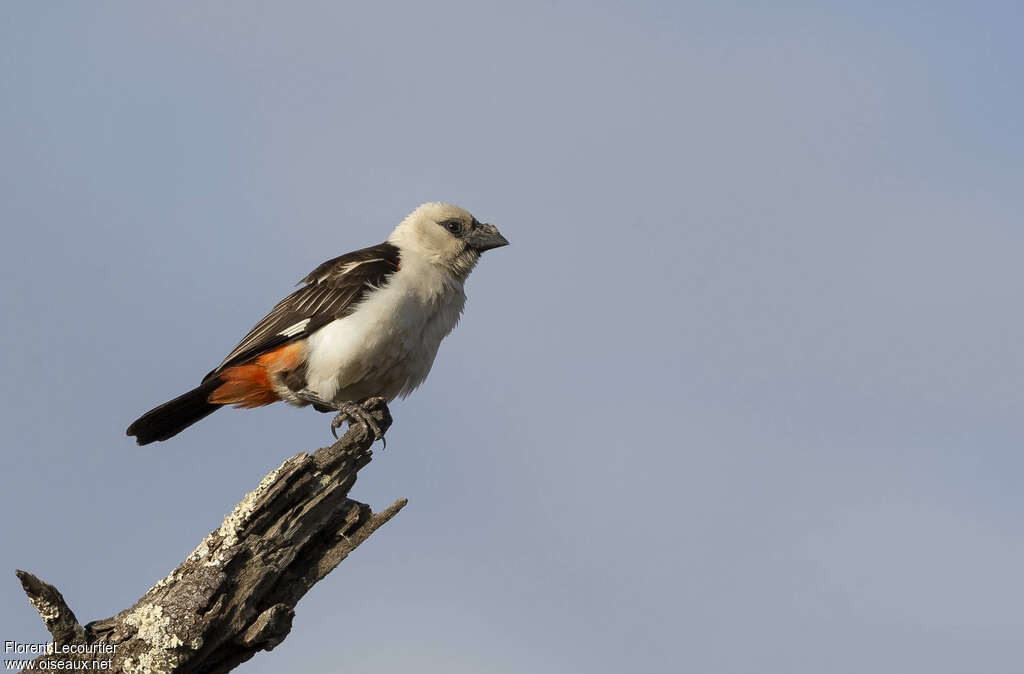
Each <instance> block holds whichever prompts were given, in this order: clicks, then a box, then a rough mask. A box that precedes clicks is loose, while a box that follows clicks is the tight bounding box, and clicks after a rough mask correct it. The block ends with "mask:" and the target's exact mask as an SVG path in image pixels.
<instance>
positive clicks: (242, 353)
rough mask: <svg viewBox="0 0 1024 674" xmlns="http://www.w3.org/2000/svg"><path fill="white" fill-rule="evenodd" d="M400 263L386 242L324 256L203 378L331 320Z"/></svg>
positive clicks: (394, 249) (348, 310)
mask: <svg viewBox="0 0 1024 674" xmlns="http://www.w3.org/2000/svg"><path fill="white" fill-rule="evenodd" d="M398 267H399V252H398V248H397V247H395V246H393V245H391V244H390V243H382V244H379V245H376V246H371V247H369V248H363V249H361V250H357V251H355V252H352V253H348V254H346V255H342V256H340V257H336V258H334V259H333V260H328V261H327V262H324V263H323V264H322V265H320V266H319V267H317V268H316V269H314V270H313V271H312V272H310V274H309V275H308V276H306V278H304V279H302V281H300V283H306V284H307V285H305V286H303V287H302V288H299V289H298V290H296V291H295V292H293V293H292V294H291V295H289V296H288V297H286V298H284V299H283V300H281V301H280V302H278V303H277V306H275V307H274V308H273V309H272V310H271V312H270V313H269V314H267V315H266V316H264V317H263V319H262V320H261V321H260V322H259V323H257V324H256V325H255V326H253V328H252V330H250V331H249V334H247V335H246V336H245V337H243V338H242V341H241V342H239V343H238V346H236V347H235V348H234V349H232V351H231V353H229V354H228V355H227V357H226V358H224V360H223V361H222V362H221V364H220V365H218V366H217V367H216V368H215V369H214V370H213V371H212V372H210V373H209V374H208V375H206V378H205V379H204V381H206V379H209V378H210V377H212V376H214V375H216V374H217V373H218V372H221V371H222V370H223V369H224V368H227V367H231V366H233V365H239V364H241V363H245V362H246V361H249V360H252V359H253V358H255V357H256V356H259V355H260V354H263V353H266V352H267V351H270V350H272V349H276V348H278V347H280V346H281V345H283V344H287V343H288V342H293V341H295V340H298V339H303V338H304V337H307V336H309V335H310V334H311V333H313V332H315V331H316V330H318V329H320V328H321V327H323V326H324V325H326V324H328V323H330V322H331V321H333V320H335V319H338V318H344V317H345V316H348V315H349V314H351V313H352V312H353V311H354V310H355V307H356V306H357V305H358V304H359V301H360V300H362V299H363V297H364V296H365V294H366V293H367V292H368V291H370V290H372V289H375V288H379V287H381V286H382V285H384V283H386V282H387V280H388V278H389V277H390V276H391V274H394V273H395V272H396V271H398Z"/></svg>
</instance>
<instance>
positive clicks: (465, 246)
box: [127, 202, 508, 445]
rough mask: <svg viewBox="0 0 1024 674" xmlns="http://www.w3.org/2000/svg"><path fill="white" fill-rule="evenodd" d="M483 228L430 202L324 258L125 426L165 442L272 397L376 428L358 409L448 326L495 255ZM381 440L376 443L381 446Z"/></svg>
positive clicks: (494, 243)
mask: <svg viewBox="0 0 1024 674" xmlns="http://www.w3.org/2000/svg"><path fill="white" fill-rule="evenodd" d="M507 245H508V240H507V239H506V238H505V237H504V236H502V234H501V232H499V231H498V228H497V227H495V226H494V225H492V224H487V223H481V222H480V221H478V220H477V219H476V218H475V217H473V215H472V214H470V213H469V211H467V210H465V209H464V208H461V207H459V206H456V205H453V204H448V203H441V202H430V203H425V204H422V205H421V206H419V207H417V208H416V209H415V210H414V211H413V212H412V213H410V214H409V215H408V216H407V217H406V218H405V219H404V220H402V222H401V223H400V224H399V225H398V226H397V227H396V228H395V229H394V231H393V232H392V233H391V235H390V236H389V237H388V239H387V241H385V242H384V243H381V244H378V245H375V246H370V247H368V248H363V249H360V250H356V251H354V252H351V253H348V254H346V255H341V256H339V257H335V258H333V259H330V260H328V261H326V262H324V263H323V264H321V265H320V266H318V267H317V268H316V269H314V270H313V271H312V272H310V273H309V274H308V275H307V276H306V277H305V278H303V279H302V280H301V281H299V285H301V287H300V288H299V289H298V290H296V291H294V292H293V293H291V294H290V295H288V296H287V297H285V298H284V299H283V300H281V301H280V302H278V303H277V305H276V306H275V307H274V308H273V309H272V310H271V311H270V313H268V314H267V315H266V316H265V317H264V318H263V319H262V320H260V321H259V322H258V323H257V324H256V325H255V326H254V327H253V328H252V329H251V330H250V331H249V333H248V334H246V335H245V337H243V338H242V340H241V341H240V342H239V343H238V345H237V346H236V347H235V348H234V349H233V350H232V351H231V352H230V353H229V354H228V355H227V356H226V357H225V358H224V360H223V361H221V363H220V365H218V366H217V367H216V368H214V369H213V370H212V371H211V372H210V373H209V374H207V375H206V376H205V377H204V378H203V379H202V381H201V382H200V384H199V386H197V387H196V388H194V389H192V390H191V391H189V392H187V393H184V394H182V395H180V396H178V397H177V398H174V399H173V400H170V401H168V402H166V403H164V404H162V405H160V406H158V407H155V408H153V409H152V410H150V411H149V412H146V413H145V414H143V415H142V416H141V417H139V418H138V419H136V420H135V421H134V422H132V424H131V425H130V426H128V429H127V434H128V435H129V436H134V437H135V440H136V442H137V443H138V444H139V445H147V444H149V443H152V442H158V441H162V440H167V439H169V438H172V437H174V436H175V435H177V434H178V433H180V432H181V431H183V430H185V429H186V428H188V427H189V426H191V425H192V424H194V423H196V422H197V421H200V420H201V419H204V418H205V417H207V416H208V415H210V414H212V413H213V412H215V411H217V410H218V409H220V408H222V407H225V406H228V405H233V406H234V407H238V408H253V407H261V406H263V405H269V404H270V403H273V402H277V401H281V400H283V401H284V402H286V403H290V404H291V405H295V406H298V407H305V406H308V405H312V406H313V408H314V409H316V410H317V411H320V412H334V411H336V412H337V413H338V414H337V416H335V417H334V419H333V421H332V422H331V431H332V432H333V433H334V434H335V436H337V429H338V428H339V427H340V426H341V424H342V423H344V422H345V421H348V422H349V425H351V424H352V423H353V422H363V423H365V424H366V425H367V426H368V427H369V428H370V430H371V431H372V433H373V434H374V438H375V439H376V440H382V441H383V440H384V437H383V434H382V433H381V431H380V428H379V427H378V426H377V424H376V422H375V421H374V419H373V417H372V416H371V415H370V414H369V412H368V411H367V410H366V408H365V407H364V405H365V403H366V402H367V401H368V400H370V399H373V398H383V399H384V400H385V401H386V402H391V401H392V400H393V399H395V398H396V397H399V396H401V397H403V398H404V397H405V396H407V395H409V394H410V393H411V392H412V391H413V390H414V389H415V388H416V387H417V386H419V385H420V384H421V383H422V382H423V381H424V379H426V377H427V374H428V373H429V372H430V369H431V366H432V365H433V363H434V358H435V356H436V355H437V351H438V347H439V346H440V344H441V340H443V339H444V338H445V337H446V336H447V335H448V334H449V333H450V332H451V331H452V330H453V329H454V328H455V325H456V323H458V321H459V318H460V316H461V315H462V312H463V308H464V307H465V303H466V293H465V288H464V285H465V282H466V279H467V277H468V276H469V274H470V272H472V271H473V268H474V267H475V266H476V264H477V261H478V260H479V259H480V256H481V254H482V253H483V252H484V251H488V250H491V249H494V248H499V247H501V246H507ZM385 442H386V441H385Z"/></svg>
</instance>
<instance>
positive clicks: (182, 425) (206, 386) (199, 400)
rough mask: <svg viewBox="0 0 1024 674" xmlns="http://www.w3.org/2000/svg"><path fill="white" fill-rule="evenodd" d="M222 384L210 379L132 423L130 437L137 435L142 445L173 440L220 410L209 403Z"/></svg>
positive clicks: (137, 440) (212, 378)
mask: <svg viewBox="0 0 1024 674" xmlns="http://www.w3.org/2000/svg"><path fill="white" fill-rule="evenodd" d="M221 383H223V382H221V381H220V379H219V378H218V377H211V378H209V379H207V380H206V381H204V382H203V383H202V384H200V385H199V386H197V387H196V388H194V389H192V390H191V391H189V392H188V393H184V394H182V395H180V396H178V397H177V398H175V399H174V400H170V401H168V402H165V403H164V404H163V405H160V406H159V407H155V408H153V409H151V410H150V411H148V412H146V413H145V414H143V415H142V416H141V417H139V418H138V419H136V420H135V421H134V422H132V425H131V426H129V427H128V431H127V433H128V435H133V436H135V441H136V442H137V443H139V444H140V445H148V444H149V443H151V442H157V441H160V440H167V439H168V438H173V437H174V436H175V435H177V434H178V433H181V432H182V431H183V430H185V429H186V428H188V427H189V426H191V425H192V424H194V423H196V422H197V421H199V420H200V419H203V418H205V417H207V416H209V415H211V414H213V413H214V412H216V411H217V410H218V409H219V408H220V407H221V405H217V404H214V403H211V402H209V397H210V393H212V392H213V390H214V389H215V388H217V387H218V386H219V385H220V384H221Z"/></svg>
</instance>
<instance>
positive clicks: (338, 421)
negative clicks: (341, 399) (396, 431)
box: [331, 398, 388, 448]
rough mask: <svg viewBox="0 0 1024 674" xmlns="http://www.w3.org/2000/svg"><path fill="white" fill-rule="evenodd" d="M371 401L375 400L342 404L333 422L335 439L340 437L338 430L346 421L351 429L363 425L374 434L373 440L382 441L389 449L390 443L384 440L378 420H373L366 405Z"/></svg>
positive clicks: (332, 429) (332, 431)
mask: <svg viewBox="0 0 1024 674" xmlns="http://www.w3.org/2000/svg"><path fill="white" fill-rule="evenodd" d="M371 400H374V399H373V398H369V399H367V400H364V401H363V402H362V403H342V404H341V405H339V406H338V416H336V417H334V420H333V421H332V422H331V433H332V434H333V435H334V437H335V438H337V437H338V428H340V427H341V425H342V424H343V423H345V422H346V421H347V422H348V425H349V428H351V427H352V424H353V423H362V424H364V425H365V426H366V428H367V429H368V430H369V431H370V432H371V433H373V439H374V440H380V441H381V442H382V443H383V444H384V447H385V448H387V446H388V441H387V440H386V439H385V438H384V431H382V430H381V429H380V426H379V425H378V424H377V420H376V419H374V418H373V414H372V413H371V412H370V411H369V410H368V409H366V404H367V403H369V402H370V401H371Z"/></svg>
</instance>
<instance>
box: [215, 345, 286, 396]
mask: <svg viewBox="0 0 1024 674" xmlns="http://www.w3.org/2000/svg"><path fill="white" fill-rule="evenodd" d="M305 357H306V349H305V344H304V343H303V342H292V343H291V344H286V345H284V346H282V347H280V348H278V349H274V350H273V351H268V352H267V353H264V354H262V355H260V356H257V357H256V358H254V359H252V360H251V361H249V362H248V363H244V364H242V365H235V366H234V367H229V368H225V370H224V371H223V372H221V373H220V374H219V375H217V376H218V377H220V378H221V380H223V382H224V383H223V384H221V385H220V386H218V387H217V388H216V389H214V391H213V393H211V394H210V397H209V398H208V400H209V401H210V402H211V403H214V404H216V405H228V404H234V406H235V407H261V406H263V405H269V404H270V403H272V402H274V401H276V400H280V399H281V398H280V396H278V395H277V392H276V391H274V382H273V379H274V377H275V376H276V375H278V374H280V373H282V372H287V371H288V370H294V369H295V368H296V367H298V366H299V364H300V363H301V362H302V361H303V359H304V358H305Z"/></svg>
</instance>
